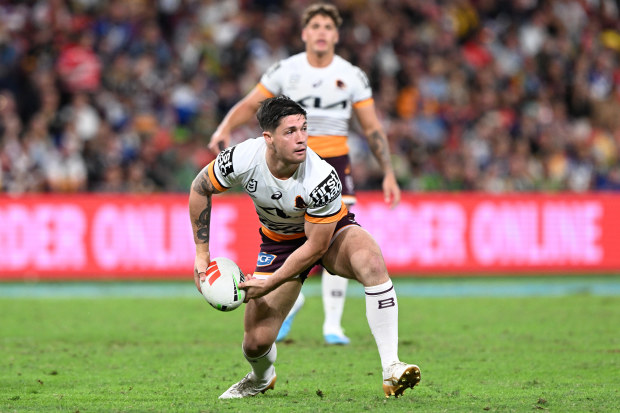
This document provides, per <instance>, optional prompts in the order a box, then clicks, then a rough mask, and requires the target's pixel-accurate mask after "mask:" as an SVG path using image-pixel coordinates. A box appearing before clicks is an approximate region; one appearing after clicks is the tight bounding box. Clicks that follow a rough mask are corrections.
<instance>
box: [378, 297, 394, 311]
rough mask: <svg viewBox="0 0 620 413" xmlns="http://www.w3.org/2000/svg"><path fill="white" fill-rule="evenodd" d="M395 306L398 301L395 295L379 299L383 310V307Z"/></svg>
mask: <svg viewBox="0 0 620 413" xmlns="http://www.w3.org/2000/svg"><path fill="white" fill-rule="evenodd" d="M395 306H396V302H394V298H393V297H390V298H386V299H384V300H379V310H381V309H382V308H389V307H395Z"/></svg>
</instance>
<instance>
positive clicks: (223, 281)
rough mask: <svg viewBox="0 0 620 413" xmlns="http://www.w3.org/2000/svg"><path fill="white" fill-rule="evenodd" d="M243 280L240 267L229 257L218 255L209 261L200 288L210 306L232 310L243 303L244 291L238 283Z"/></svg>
mask: <svg viewBox="0 0 620 413" xmlns="http://www.w3.org/2000/svg"><path fill="white" fill-rule="evenodd" d="M244 281H245V276H244V275H243V272H242V271H241V268H239V266H238V265H237V264H236V263H235V262H234V261H233V260H231V259H229V258H226V257H218V258H215V259H214V260H213V261H211V262H210V263H209V267H208V268H207V272H206V278H205V280H204V281H201V282H200V289H201V291H202V295H203V296H204V297H205V300H207V302H208V303H209V304H211V307H213V308H215V309H216V310H220V311H232V310H234V309H235V308H237V307H239V306H240V305H241V304H243V300H244V299H245V291H244V290H241V289H239V283H240V282H244Z"/></svg>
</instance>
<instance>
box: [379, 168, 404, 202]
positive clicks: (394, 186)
mask: <svg viewBox="0 0 620 413" xmlns="http://www.w3.org/2000/svg"><path fill="white" fill-rule="evenodd" d="M383 198H384V200H385V203H386V204H390V208H394V207H395V206H396V205H398V203H399V202H400V188H399V187H398V182H396V177H395V176H394V172H390V173H387V174H386V175H385V177H384V178H383Z"/></svg>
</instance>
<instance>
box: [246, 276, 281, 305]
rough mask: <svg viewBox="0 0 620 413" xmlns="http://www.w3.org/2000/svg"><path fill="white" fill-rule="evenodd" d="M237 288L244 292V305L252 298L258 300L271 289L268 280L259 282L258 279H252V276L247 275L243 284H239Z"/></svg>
mask: <svg viewBox="0 0 620 413" xmlns="http://www.w3.org/2000/svg"><path fill="white" fill-rule="evenodd" d="M239 288H240V289H241V290H245V300H243V302H244V303H247V302H248V301H250V300H251V299H253V298H260V297H262V296H264V295H266V294H267V293H269V292H270V291H271V290H272V289H273V288H272V287H271V286H270V285H269V282H268V280H259V279H258V278H254V277H253V276H252V274H248V275H247V276H246V277H245V282H242V283H239Z"/></svg>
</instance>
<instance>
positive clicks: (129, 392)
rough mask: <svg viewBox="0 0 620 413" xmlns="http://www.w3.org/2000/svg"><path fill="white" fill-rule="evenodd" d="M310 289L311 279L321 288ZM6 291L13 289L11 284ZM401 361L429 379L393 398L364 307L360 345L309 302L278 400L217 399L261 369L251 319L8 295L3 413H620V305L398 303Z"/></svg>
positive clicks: (3, 325) (282, 369)
mask: <svg viewBox="0 0 620 413" xmlns="http://www.w3.org/2000/svg"><path fill="white" fill-rule="evenodd" d="M309 282H312V280H310V281H309ZM0 288H2V287H1V285H0ZM399 306H400V357H401V359H402V360H404V361H407V362H410V363H416V364H418V365H419V366H420V368H421V370H422V382H421V383H420V385H419V386H418V387H416V388H415V389H414V390H408V391H406V392H405V394H404V396H403V397H402V398H400V399H396V400H395V399H389V400H386V399H384V397H383V394H382V390H381V371H380V364H379V357H378V354H377V352H376V347H375V344H374V340H373V338H372V336H371V334H370V332H369V329H368V325H367V323H366V318H365V309H364V301H363V299H362V298H349V299H348V300H347V304H346V308H345V317H344V321H343V323H344V325H345V327H346V329H347V335H349V336H350V337H351V339H352V344H351V345H350V346H348V347H329V346H326V345H324V344H323V342H322V336H321V323H322V306H321V301H320V298H318V297H309V298H308V299H307V300H306V305H305V307H304V309H303V310H302V311H301V312H300V313H299V315H298V316H297V318H296V320H295V324H294V325H293V329H292V331H291V336H290V337H291V339H292V340H290V341H289V342H286V343H282V344H279V345H278V361H277V365H276V367H277V373H278V382H277V385H276V389H275V391H270V392H267V393H266V394H265V395H259V396H257V397H254V398H250V399H243V400H227V401H221V400H218V396H219V395H220V394H221V393H222V392H223V391H224V390H226V388H228V386H229V385H231V384H233V383H234V382H236V381H238V380H239V379H240V378H241V377H243V376H244V375H245V374H246V373H247V372H248V371H249V367H248V365H247V363H246V361H245V359H244V358H243V356H242V355H241V349H240V346H241V340H242V336H243V328H242V315H243V310H237V311H234V312H232V313H219V312H217V311H215V310H214V309H212V308H211V307H209V306H208V305H207V304H206V302H204V300H203V299H202V298H201V297H200V296H199V295H198V293H196V296H195V297H193V298H192V297H180V298H95V299H87V298H38V299H26V298H19V299H17V298H1V299H0V315H1V318H0V411H1V412H12V411H17V412H26V411H37V412H40V411H70V412H76V411H80V412H101V411H103V412H109V411H123V412H124V411H127V412H129V411H133V412H143V411H156V412H160V411H178V412H186V411H188V412H199V411H203V412H248V411H261V412H292V411H294V412H363V411H385V412H390V413H392V412H411V411H416V412H418V411H419V412H476V411H478V412H484V411H491V412H528V411H536V410H543V411H544V410H546V411H552V412H616V411H620V385H619V383H620V334H619V329H618V326H619V325H620V297H618V296H610V297H597V296H589V295H574V296H564V297H531V298H471V297H467V298H463V297H460V298H412V297H401V298H399Z"/></svg>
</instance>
